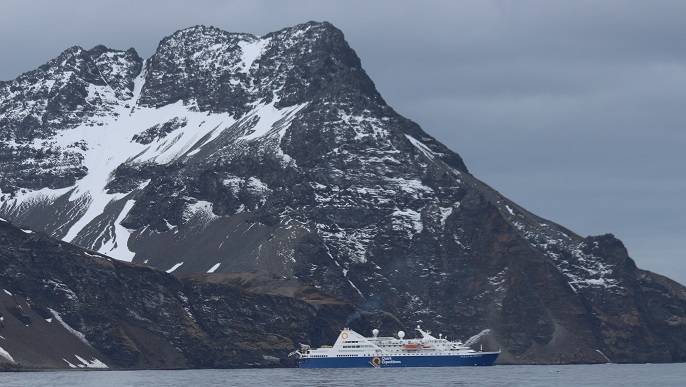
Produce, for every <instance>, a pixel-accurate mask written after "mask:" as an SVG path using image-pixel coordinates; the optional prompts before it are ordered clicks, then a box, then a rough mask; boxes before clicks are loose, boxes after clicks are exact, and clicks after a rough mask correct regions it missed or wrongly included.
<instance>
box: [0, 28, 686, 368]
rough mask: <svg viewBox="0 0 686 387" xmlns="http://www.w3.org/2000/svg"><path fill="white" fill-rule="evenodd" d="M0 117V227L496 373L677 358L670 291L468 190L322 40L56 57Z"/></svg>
mask: <svg viewBox="0 0 686 387" xmlns="http://www.w3.org/2000/svg"><path fill="white" fill-rule="evenodd" d="M96 69H97V70H98V71H95V70H96ZM418 76H420V75H418ZM0 101H1V102H2V105H1V108H0V130H1V133H2V136H1V137H0V138H2V139H3V141H0V158H1V159H2V160H5V161H6V162H3V163H1V164H0V189H1V190H2V194H1V195H0V214H1V215H3V216H5V217H6V218H8V219H10V220H12V221H16V222H18V223H22V224H26V225H28V226H30V227H32V228H34V229H37V230H43V231H44V232H46V233H47V234H49V235H51V236H53V237H56V238H60V239H64V240H67V241H70V242H72V243H74V244H77V245H80V246H82V247H85V248H88V249H91V250H95V251H98V252H100V253H103V254H108V255H112V256H113V257H115V258H119V259H122V260H131V261H133V262H136V263H139V264H147V265H151V266H154V267H157V268H160V269H163V270H170V271H173V273H174V274H178V275H181V276H183V275H189V274H192V273H208V272H211V273H212V274H217V275H219V274H222V275H224V276H228V277H225V278H230V277H231V276H232V275H238V274H236V273H261V274H260V275H261V276H262V277H263V278H262V279H260V280H257V279H256V280H255V283H258V284H264V283H267V282H269V283H271V282H270V279H271V278H283V279H284V281H286V282H287V283H289V284H290V283H297V284H299V286H303V287H306V288H308V289H315V290H316V291H318V292H321V293H324V294H328V295H330V296H331V297H334V298H336V299H340V300H346V301H347V302H349V303H351V304H354V305H356V306H357V307H359V308H360V309H362V310H365V311H369V312H379V311H385V312H388V313H390V314H392V315H395V316H397V317H398V319H399V320H400V321H402V322H403V323H405V324H408V325H410V326H411V325H414V324H416V323H422V324H424V325H431V328H432V329H433V330H434V331H443V332H450V333H451V334H455V335H459V336H460V337H469V336H470V335H473V334H475V333H478V332H480V331H482V330H483V329H490V330H491V333H490V334H489V335H488V336H486V337H487V338H486V340H487V341H488V345H490V346H491V347H493V348H502V349H503V354H502V355H501V357H500V361H502V362H511V363H542V362H543V363H549V362H607V361H608V359H609V360H610V361H615V362H633V361H635V362H646V361H651V362H664V361H686V350H685V348H686V344H685V342H684V337H683V335H682V333H681V332H683V331H684V328H686V321H685V320H684V318H683V317H684V314H685V308H684V306H685V305H684V288H683V287H682V286H680V285H679V284H676V283H673V282H670V281H669V280H668V279H666V278H664V277H661V276H659V275H657V274H653V273H648V272H645V271H643V270H640V269H638V268H636V266H635V264H634V262H633V260H632V259H631V258H630V256H629V254H628V252H627V251H626V249H625V248H624V246H623V245H622V243H621V242H620V241H618V240H617V239H616V238H614V237H613V236H612V235H603V236H590V237H582V236H579V235H577V234H575V233H574V232H573V231H571V230H568V229H566V228H564V227H562V226H560V225H557V224H555V223H554V222H551V221H548V220H545V219H541V218H539V217H537V216H536V215H534V214H531V213H530V212H528V211H526V209H523V208H521V207H520V206H518V205H516V204H515V203H513V202H511V201H510V200H508V199H507V198H505V197H504V196H502V195H501V194H500V193H498V192H497V191H495V190H494V189H492V188H491V187H489V186H488V185H486V184H484V183H483V182H481V181H479V180H478V179H477V177H475V176H473V175H472V174H470V173H469V170H468V169H467V167H466V166H465V164H464V162H463V160H462V159H461V157H460V156H459V155H458V154H457V153H455V152H453V151H452V150H450V149H448V148H446V147H445V146H444V145H442V144H440V143H439V142H438V141H436V140H435V139H433V138H432V137H431V136H429V135H428V134H427V133H425V132H424V131H423V130H422V128H420V127H419V126H418V125H417V124H416V123H414V122H412V121H411V120H408V119H407V118H404V117H402V116H400V115H399V114H398V113H397V112H395V111H394V110H393V109H392V108H391V107H389V106H388V105H387V104H386V103H385V101H384V100H383V98H382V97H381V96H380V95H379V93H378V92H377V91H376V89H375V87H374V84H373V82H372V80H371V79H369V77H368V76H367V74H366V73H365V72H364V70H363V68H362V66H361V61H360V59H359V58H358V57H357V55H356V54H355V52H354V51H353V50H352V48H351V47H349V45H348V44H347V42H346V41H345V39H344V36H343V34H342V32H341V31H339V30H338V29H336V28H335V27H333V26H332V25H331V24H329V23H314V22H310V23H306V24H302V25H299V26H295V27H292V28H287V29H284V30H281V31H277V32H274V33H271V34H268V35H266V36H264V37H255V36H252V35H248V34H234V33H228V32H225V31H221V30H218V29H216V28H208V27H202V26H198V27H193V28H189V29H185V30H182V31H178V32H176V33H174V34H172V35H171V36H169V37H166V38H164V39H163V40H162V41H161V42H160V45H159V46H158V49H157V51H156V53H155V54H154V55H153V56H152V57H151V58H149V59H148V60H145V61H143V60H141V59H140V58H139V57H138V55H137V54H136V53H135V51H134V50H128V51H114V50H110V49H107V48H104V47H100V46H99V47H96V48H94V49H92V50H83V49H81V48H78V47H76V48H71V49H69V50H67V51H65V52H64V53H63V54H62V55H61V56H60V57H59V58H57V59H55V60H53V61H51V62H49V63H47V64H46V65H44V66H42V67H40V68H39V69H37V70H35V71H33V72H30V73H26V74H24V75H22V76H21V77H19V78H17V79H16V80H14V81H10V82H3V83H0ZM55 104H57V105H55ZM53 105H54V106H58V107H59V108H55V109H52V108H51V106H53ZM58 113H59V114H58ZM241 275H243V274H241ZM219 282H221V281H219ZM141 286H142V285H141ZM207 286H209V285H207ZM213 286H214V285H213ZM260 286H262V285H260ZM260 286H258V287H260ZM284 286H285V285H284ZM284 286H281V285H274V284H273V286H272V285H270V286H267V288H270V287H274V288H275V289H280V290H284V289H286V288H289V286H290V285H289V286H285V287H284ZM248 288H251V287H250V286H248ZM289 294H290V293H289Z"/></svg>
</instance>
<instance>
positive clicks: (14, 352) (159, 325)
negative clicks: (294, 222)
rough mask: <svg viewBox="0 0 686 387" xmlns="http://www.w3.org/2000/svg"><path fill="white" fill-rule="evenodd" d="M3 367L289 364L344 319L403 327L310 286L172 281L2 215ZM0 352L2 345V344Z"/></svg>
mask: <svg viewBox="0 0 686 387" xmlns="http://www.w3.org/2000/svg"><path fill="white" fill-rule="evenodd" d="M0 268H1V269H2V271H1V272H0V273H1V274H0V289H1V290H2V291H1V292H0V348H2V349H3V350H4V351H5V353H7V354H8V355H9V356H10V358H11V359H10V358H7V357H6V356H0V370H1V369H31V368H39V369H48V368H69V367H79V368H81V367H86V368H92V367H95V368H98V367H102V366H103V365H105V366H107V367H108V368H113V369H118V368H127V369H128V368H134V369H136V368H163V369H171V368H217V367H218V368H229V367H282V366H292V365H293V359H291V358H289V357H288V354H289V353H290V352H291V351H293V350H294V349H295V348H297V347H299V343H313V344H315V345H320V344H324V343H330V342H332V341H333V340H335V338H336V337H337V336H338V332H339V329H340V328H339V327H340V326H341V324H343V323H346V322H348V323H349V324H350V325H351V326H353V327H356V328H357V329H360V330H361V331H362V330H370V329H371V326H372V325H382V326H385V327H386V328H387V329H398V328H401V327H402V326H401V325H399V324H397V322H396V321H395V320H394V319H393V318H392V317H387V316H383V315H381V314H377V315H369V314H364V315H362V314H360V313H359V312H358V311H356V310H355V308H354V307H353V306H352V305H350V304H347V303H343V302H340V301H337V300H334V299H331V298H329V297H325V296H322V295H321V294H319V293H317V292H316V291H315V292H312V291H310V292H306V293H307V294H300V296H301V298H311V300H310V302H305V301H303V300H300V299H296V298H291V297H285V296H276V295H267V294H256V293H251V292H247V291H244V290H241V289H240V288H238V287H236V286H230V285H225V284H220V283H217V281H205V280H201V279H202V278H196V279H187V280H179V279H178V278H176V277H174V276H172V275H170V274H167V273H165V272H162V271H159V270H156V269H153V268H150V267H146V266H141V265H137V264H130V263H126V262H120V261H117V260H115V259H112V258H109V257H106V256H103V255H100V254H97V253H94V252H91V251H87V250H84V249H82V248H78V247H76V246H73V245H70V244H67V243H64V242H60V241H56V240H54V239H52V238H49V237H47V236H45V235H43V234H41V233H38V232H32V231H31V230H29V229H26V228H20V227H16V226H14V225H12V224H10V223H9V222H6V221H4V220H2V221H0ZM0 352H1V351H0Z"/></svg>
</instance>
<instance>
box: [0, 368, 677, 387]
mask: <svg viewBox="0 0 686 387" xmlns="http://www.w3.org/2000/svg"><path fill="white" fill-rule="evenodd" d="M461 385H476V386H686V363H679V364H602V365H562V366H493V367H446V368H385V369H374V368H372V369H366V368H365V369H262V370H254V369H251V370H185V371H81V370H74V371H44V372H0V386H3V387H10V386H12V387H13V386H32V387H37V386H70V387H71V386H197V387H201V386H202V387H205V386H461Z"/></svg>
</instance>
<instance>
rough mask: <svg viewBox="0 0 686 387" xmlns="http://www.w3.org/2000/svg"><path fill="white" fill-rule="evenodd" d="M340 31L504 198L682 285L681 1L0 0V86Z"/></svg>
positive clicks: (407, 112)
mask: <svg viewBox="0 0 686 387" xmlns="http://www.w3.org/2000/svg"><path fill="white" fill-rule="evenodd" d="M309 20H316V21H325V20H326V21H330V22H331V23H333V24H334V25H335V26H336V27H338V28H339V29H341V30H342V31H343V33H344V34H345V36H346V39H347V40H348V43H349V44H350V45H351V46H352V48H353V49H354V50H355V51H356V52H357V54H358V56H359V57H360V58H361V60H362V65H363V67H364V68H365V70H366V71H367V73H368V74H369V75H370V77H371V78H372V80H373V81H374V82H375V83H376V86H377V88H378V90H379V92H380V93H381V95H382V96H383V97H384V98H385V99H386V101H387V102H388V103H389V105H391V106H392V107H393V108H395V110H397V111H398V112H399V113H400V114H402V115H404V116H405V117H408V118H410V119H412V120H414V121H416V122H418V123H419V124H420V125H421V126H422V128H423V129H424V130H425V131H426V132H428V133H429V134H430V135H432V136H434V137H436V138H437V139H438V140H440V141H442V142H443V143H444V144H446V145H447V146H448V147H450V148H451V149H453V150H454V151H456V152H458V153H459V154H460V155H461V156H462V157H463V158H464V160H465V163H466V164H467V167H468V168H469V169H470V171H471V172H472V173H473V174H474V175H475V176H477V177H478V178H480V179H481V180H483V181H484V182H486V183H487V184H489V185H490V186H492V187H493V188H495V189H497V190H498V191H500V193H502V194H503V195H505V196H506V197H509V198H510V199H512V200H514V201H515V202H516V203H518V204H520V205H521V206H523V207H525V208H527V209H528V210H530V211H532V212H534V213H536V214H537V215H539V216H542V217H544V218H547V219H550V220H552V221H554V222H557V223H559V224H561V225H563V226H565V227H567V228H569V229H571V230H572V231H574V232H576V233H578V234H580V235H582V236H587V235H598V234H605V233H613V234H615V235H616V236H617V237H618V238H620V239H621V240H622V241H623V242H624V244H625V246H626V247H627V248H628V250H629V255H630V256H631V257H632V258H634V259H635V260H636V262H637V265H638V266H639V267H640V268H643V269H648V270H651V271H654V272H657V273H660V274H664V275H667V276H669V277H670V278H672V279H675V280H677V281H679V282H681V283H682V284H686V204H685V200H686V130H685V129H686V128H685V126H686V106H685V104H686V1H679V0H675V1H661V0H650V1H648V0H646V1H629V0H617V1H603V0H592V1H579V0H574V1H551V0H540V1H521V0H519V1H487V0H478V1H430V0H422V1H400V0H388V1H373V0H367V1H353V0H342V1H325V0H315V1H305V0H303V1H258V0H247V1H219V0H214V1H210V0H193V1H173V0H165V1H140V0H136V1H130V0H116V1H115V0H110V1H99V0H84V1H52V0H46V1H31V0H0V80H11V79H14V78H15V77H17V76H18V75H20V74H21V73H23V72H26V71H29V70H33V69H35V68H37V67H38V66H40V65H41V64H44V63H45V62H47V61H48V60H50V59H53V58H55V57H56V56H57V55H59V54H60V53H61V52H62V51H63V50H65V49H67V48H68V47H71V46H74V45H78V46H81V47H83V48H86V49H90V48H92V47H93V46H95V45H98V44H104V45H106V46H107V47H110V48H113V49H121V50H125V49H128V48H129V47H134V48H135V49H136V50H137V51H138V53H139V54H140V55H141V56H142V57H143V58H149V57H150V56H151V55H152V54H153V53H154V51H155V49H156V47H157V44H158V43H159V41H160V40H161V39H162V38H164V37H165V36H168V35H170V34H172V33H173V32H174V31H176V30H179V29H183V28H186V27H190V26H193V25H198V24H202V25H207V26H214V27H218V28H221V29H223V30H226V31H229V32H247V33H252V34H255V35H258V36H261V35H264V34H266V33H269V32H272V31H277V30H279V29H281V28H284V27H290V26H293V25H296V24H300V23H303V22H306V21H309Z"/></svg>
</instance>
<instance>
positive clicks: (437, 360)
mask: <svg viewBox="0 0 686 387" xmlns="http://www.w3.org/2000/svg"><path fill="white" fill-rule="evenodd" d="M499 354H500V352H482V353H475V354H469V355H406V356H405V355H403V356H360V357H324V358H306V359H300V361H299V362H298V367H300V368H372V367H376V368H387V367H463V366H472V367H473V366H491V365H493V363H494V362H495V359H496V358H497V357H498V355H499Z"/></svg>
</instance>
